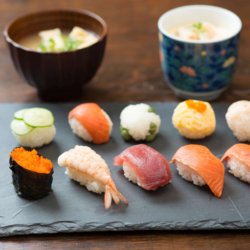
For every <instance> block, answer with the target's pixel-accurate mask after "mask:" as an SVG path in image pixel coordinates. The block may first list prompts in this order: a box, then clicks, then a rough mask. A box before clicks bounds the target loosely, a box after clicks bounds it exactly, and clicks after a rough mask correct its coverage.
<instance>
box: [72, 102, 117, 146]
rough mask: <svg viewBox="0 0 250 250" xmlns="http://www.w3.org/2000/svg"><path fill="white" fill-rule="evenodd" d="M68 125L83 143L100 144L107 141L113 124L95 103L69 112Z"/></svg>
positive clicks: (85, 104) (81, 105)
mask: <svg viewBox="0 0 250 250" xmlns="http://www.w3.org/2000/svg"><path fill="white" fill-rule="evenodd" d="M68 121H69V125H70V127H71V129H72V131H73V133H74V134H76V135H78V136H79V137H80V138H82V139H83V140H85V141H88V142H93V143H95V144H102V143H106V142H108V141H109V137H110V134H111V131H112V126H113V123H112V121H111V119H110V117H109V116H108V114H107V113H106V112H105V111H104V110H103V109H101V107H100V106H99V105H98V104H96V103H84V104H80V105H78V106H76V107H75V108H74V109H72V110H71V111H70V112H69V116H68Z"/></svg>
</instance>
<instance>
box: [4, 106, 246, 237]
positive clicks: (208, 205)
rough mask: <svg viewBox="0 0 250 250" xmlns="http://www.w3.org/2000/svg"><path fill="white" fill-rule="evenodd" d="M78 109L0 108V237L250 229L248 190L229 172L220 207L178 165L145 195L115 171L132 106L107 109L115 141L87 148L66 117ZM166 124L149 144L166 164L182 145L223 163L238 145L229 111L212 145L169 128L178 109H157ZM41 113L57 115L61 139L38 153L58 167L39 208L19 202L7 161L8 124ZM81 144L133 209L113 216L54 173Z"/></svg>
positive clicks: (219, 111) (220, 111) (115, 209)
mask: <svg viewBox="0 0 250 250" xmlns="http://www.w3.org/2000/svg"><path fill="white" fill-rule="evenodd" d="M74 105H75V104H72V103H71V104H70V103H68V104H32V103H30V104H0V158H1V162H0V169H1V171H0V236H10V235H17V234H38V233H58V232H83V231H119V230H120V231H126V230H202V229H203V230H204V229H205V230H207V229H250V209H249V208H250V192H249V191H250V189H249V188H250V187H249V185H248V184H245V183H243V182H241V181H239V180H238V179H236V178H235V177H233V176H231V175H230V174H228V173H227V172H226V174H225V186H224V191H223V195H222V197H221V199H217V198H215V197H214V196H213V195H212V193H211V192H210V191H209V189H208V188H206V187H205V188H204V187H203V188H200V187H197V186H194V185H192V184H190V183H188V182H186V181H185V180H183V179H182V178H181V177H180V176H178V174H177V171H176V169H175V167H174V166H173V165H171V170H172V173H173V182H172V183H171V184H169V185H167V186H166V187H164V188H161V189H159V190H157V191H154V192H148V191H144V190H142V189H141V188H139V187H138V186H136V185H134V184H132V183H130V182H128V181H127V179H125V177H124V176H123V175H122V172H121V171H120V168H117V167H114V166H113V157H114V156H115V155H117V154H118V153H120V152H121V151H122V150H123V149H125V148H126V147H128V146H130V145H132V144H131V143H126V142H124V141H123V140H122V139H121V136H120V134H119V114H120V111H121V110H122V108H123V107H125V106H126V105H127V104H121V103H120V104H119V103H104V104H103V105H102V107H103V108H104V109H105V110H106V111H107V112H108V113H109V114H110V116H111V119H112V120H113V123H114V127H113V132H112V138H111V140H110V142H109V143H107V144H105V145H92V144H86V143H84V142H83V141H82V140H81V139H79V138H77V137H76V136H74V135H73V134H72V132H71V130H70V128H69V126H68V123H67V114H68V111H69V110H70V109H71V108H72V107H74ZM152 105H153V106H154V107H155V108H156V109H157V111H158V112H159V114H160V115H161V118H162V126H161V130H160V134H159V135H158V137H157V138H156V140H155V141H154V142H152V143H149V145H150V146H152V147H154V148H155V149H157V150H158V151H160V152H161V153H162V154H164V155H165V156H166V157H167V158H168V159H169V160H170V159H171V157H172V155H173V154H174V152H175V151H176V150H177V148H178V147H180V146H181V145H183V144H188V143H200V144H203V145H206V146H208V147H209V148H210V150H212V152H214V153H215V154H216V155H217V156H218V157H221V156H222V154H223V153H224V151H225V150H226V149H227V148H229V147H230V146H231V145H233V144H234V143H237V140H236V139H235V138H234V137H233V135H232V133H231V131H230V130H229V129H228V127H227V125H226V122H225V118H224V115H225V112H226V110H227V107H228V104H214V105H213V107H214V109H215V112H216V117H217V129H216V132H215V133H214V134H213V135H212V136H210V137H209V138H207V139H204V140H200V141H188V140H186V139H184V138H182V137H181V136H180V135H179V134H178V132H177V131H176V130H175V129H174V128H173V126H172V124H171V116H172V112H173V109H174V107H175V106H176V103H153V104H152ZM32 106H42V107H47V108H49V109H50V110H51V111H52V112H53V113H54V115H55V118H56V127H57V135H56V138H55V140H54V142H53V143H51V144H50V145H48V146H45V147H43V148H41V149H39V152H40V153H42V154H44V155H45V156H47V157H48V158H49V159H51V160H53V162H54V164H55V171H54V181H53V192H52V193H51V194H50V195H49V196H47V197H45V198H43V199H41V200H38V201H27V200H25V199H22V198H20V197H18V196H17V195H16V193H15V191H14V187H13V185H12V183H11V182H12V180H11V171H10V170H9V167H8V158H9V153H10V151H11V150H12V148H13V147H15V146H17V143H16V141H15V139H14V137H13V136H12V135H11V131H10V129H9V123H10V121H11V120H12V116H13V113H14V112H15V111H16V110H18V109H21V108H25V107H32ZM76 144H86V145H89V146H91V147H92V148H93V149H94V150H96V151H97V152H98V153H99V154H101V155H102V156H103V158H104V159H105V160H106V161H107V163H108V164H109V166H110V168H111V171H112V175H113V179H114V181H115V182H116V184H117V187H118V188H119V190H120V191H121V192H122V193H123V194H124V195H125V196H126V197H127V199H128V200H129V206H128V207H126V206H115V205H113V206H112V208H111V209H110V210H108V211H106V210H105V209H104V206H103V196H101V195H96V194H94V193H91V192H88V191H87V190H86V189H85V188H84V187H81V186H80V185H78V184H77V183H75V182H73V181H71V180H69V178H68V177H67V176H66V175H65V174H64V169H63V168H60V167H59V166H58V165H57V163H56V162H57V157H58V156H59V154H61V153H62V152H64V151H65V150H68V149H69V148H72V147H74V145H76Z"/></svg>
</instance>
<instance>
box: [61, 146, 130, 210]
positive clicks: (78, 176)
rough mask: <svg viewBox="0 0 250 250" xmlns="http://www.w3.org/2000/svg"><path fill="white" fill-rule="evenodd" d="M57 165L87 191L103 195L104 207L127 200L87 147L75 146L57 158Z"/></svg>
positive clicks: (106, 169) (102, 163) (104, 167)
mask: <svg viewBox="0 0 250 250" xmlns="http://www.w3.org/2000/svg"><path fill="white" fill-rule="evenodd" d="M58 165H59V166H63V167H65V168H66V174H67V175H68V176H69V177H70V178H71V179H73V180H75V181H77V182H79V183H80V184H81V185H83V186H86V188H87V189H88V190H89V191H92V192H95V193H103V192H104V193H105V196H104V206H105V208H106V209H108V208H110V206H111V203H112V200H114V202H115V203H116V204H118V203H120V201H122V202H123V203H125V204H127V203H128V202H127V199H126V198H125V197H124V196H123V195H122V194H121V193H120V192H119V191H118V189H117V188H116V185H115V183H114V181H113V180H112V177H111V173H110V170H109V167H108V165H107V163H106V162H105V161H104V159H103V158H102V157H101V156H100V155H98V154H97V153H96V152H95V151H94V150H92V149H91V148H90V147H87V146H75V147H74V148H73V149H70V150H68V151H66V152H64V153H63V154H61V155H60V156H59V158H58Z"/></svg>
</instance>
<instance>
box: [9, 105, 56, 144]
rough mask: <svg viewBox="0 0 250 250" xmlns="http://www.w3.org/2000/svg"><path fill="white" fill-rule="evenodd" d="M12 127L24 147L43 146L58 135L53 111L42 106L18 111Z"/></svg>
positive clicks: (13, 132)
mask: <svg viewBox="0 0 250 250" xmlns="http://www.w3.org/2000/svg"><path fill="white" fill-rule="evenodd" d="M10 127H11V131H12V134H13V135H14V136H15V138H16V140H17V141H18V143H19V144H20V145H21V146H24V147H30V148H35V147H41V146H43V145H45V144H49V143H50V142H51V141H52V140H53V139H54V137H55V135H56V127H55V125H54V116H53V114H52V112H51V111H49V110H48V109H45V108H40V107H33V108H26V109H21V110H18V111H16V112H15V113H14V119H13V120H12V122H11V124H10Z"/></svg>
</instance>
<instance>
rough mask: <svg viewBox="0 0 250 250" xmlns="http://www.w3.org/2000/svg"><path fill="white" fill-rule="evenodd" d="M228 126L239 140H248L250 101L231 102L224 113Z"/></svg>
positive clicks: (249, 134) (249, 138) (249, 135)
mask: <svg viewBox="0 0 250 250" xmlns="http://www.w3.org/2000/svg"><path fill="white" fill-rule="evenodd" d="M226 121H227V125H228V127H229V128H230V129H231V130H232V132H233V134H234V136H235V137H236V138H237V139H238V140H239V141H250V127H249V124H250V101H244V100H242V101H237V102H234V103H233V104H231V105H230V106H229V108H228V110H227V113H226Z"/></svg>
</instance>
